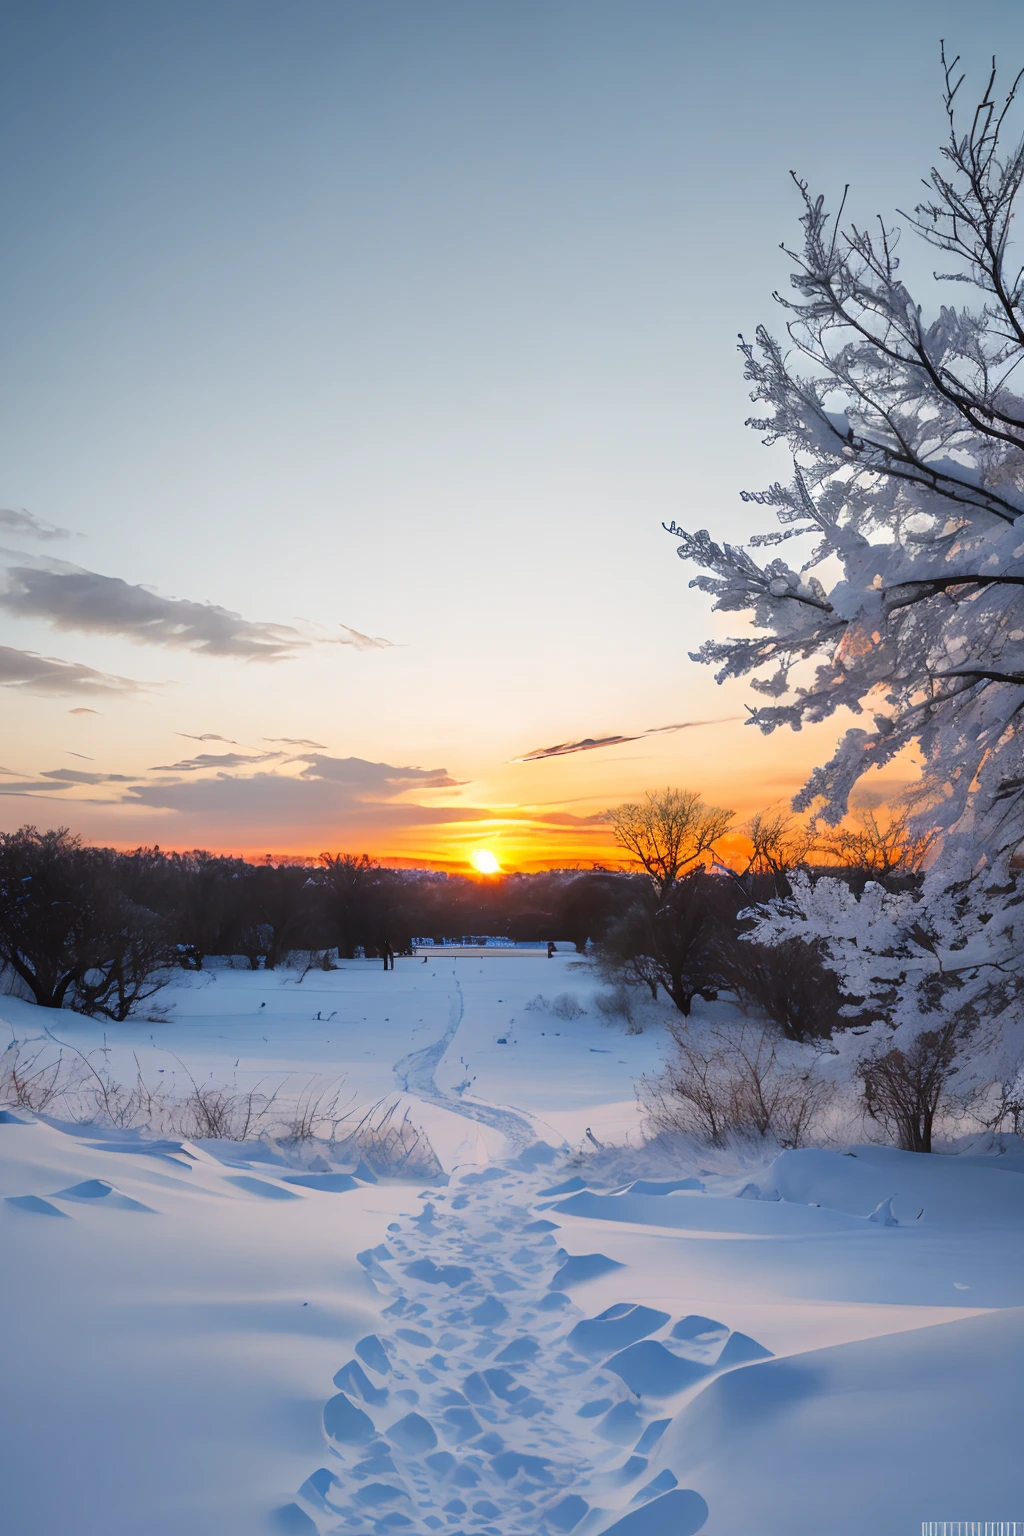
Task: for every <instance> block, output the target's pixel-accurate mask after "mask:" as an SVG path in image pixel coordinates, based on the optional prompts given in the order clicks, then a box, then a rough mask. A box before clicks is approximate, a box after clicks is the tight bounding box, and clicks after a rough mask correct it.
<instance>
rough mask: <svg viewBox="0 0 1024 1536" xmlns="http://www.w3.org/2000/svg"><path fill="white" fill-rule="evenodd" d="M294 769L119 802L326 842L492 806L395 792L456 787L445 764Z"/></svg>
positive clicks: (147, 787) (354, 762)
mask: <svg viewBox="0 0 1024 1536" xmlns="http://www.w3.org/2000/svg"><path fill="white" fill-rule="evenodd" d="M303 761H305V764H306V766H305V768H303V770H302V772H301V773H300V774H298V775H291V774H285V773H274V772H269V771H267V772H259V773H253V774H245V775H242V774H234V773H226V772H222V773H218V774H217V775H216V776H215V777H212V778H195V779H188V780H181V781H178V782H177V783H174V782H169V783H162V784H137V785H135V786H134V787H133V788H131V789H129V790H127V792H126V793H125V796H124V800H123V803H125V804H128V805H145V806H149V807H150V808H152V809H154V810H166V811H173V812H176V813H178V815H180V816H181V817H182V818H183V819H187V820H189V821H190V822H193V823H202V824H203V825H204V826H206V827H210V828H215V829H217V831H218V832H221V833H226V832H229V831H231V830H232V829H237V828H240V827H247V828H252V829H253V830H254V831H255V833H256V834H257V835H260V834H264V835H265V833H266V831H267V829H270V828H273V829H274V835H275V836H280V832H281V829H290V828H295V827H303V828H306V829H307V830H308V832H309V833H310V835H312V836H315V837H318V838H321V839H322V840H323V841H324V843H325V844H329V843H333V844H335V845H337V842H338V839H339V838H340V837H342V836H344V835H347V834H348V833H349V832H350V831H353V830H357V829H359V828H363V827H366V828H376V829H383V828H388V827H398V826H416V825H436V824H438V823H442V822H454V821H487V820H490V819H492V817H493V812H491V811H489V810H481V809H478V808H475V807H468V806H424V805H417V804H414V803H411V802H408V801H401V800H399V799H398V797H399V796H400V795H402V794H404V793H405V792H406V791H408V790H410V789H445V788H449V787H452V786H453V785H455V783H456V780H454V779H452V777H451V776H450V775H449V773H448V772H447V770H446V769H444V768H412V767H398V766H395V765H393V764H391V763H371V762H368V761H367V760H366V759H364V758H359V757H347V758H335V757H325V756H319V755H317V756H309V757H307V758H305V759H303Z"/></svg>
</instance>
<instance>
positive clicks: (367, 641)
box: [334, 624, 395, 651]
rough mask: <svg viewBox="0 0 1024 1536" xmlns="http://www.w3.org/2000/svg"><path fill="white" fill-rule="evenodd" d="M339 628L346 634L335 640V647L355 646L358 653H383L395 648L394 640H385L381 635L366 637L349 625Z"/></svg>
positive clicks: (342, 625)
mask: <svg viewBox="0 0 1024 1536" xmlns="http://www.w3.org/2000/svg"><path fill="white" fill-rule="evenodd" d="M339 628H340V629H343V630H344V631H345V633H344V634H343V635H341V636H340V637H339V638H338V639H337V640H335V642H334V643H335V645H354V646H355V648H356V650H357V651H382V650H393V649H394V648H395V642H394V641H393V640H385V639H384V638H383V637H382V636H381V635H364V634H361V633H360V631H359V630H358V629H352V628H351V626H350V625H348V624H341V625H339Z"/></svg>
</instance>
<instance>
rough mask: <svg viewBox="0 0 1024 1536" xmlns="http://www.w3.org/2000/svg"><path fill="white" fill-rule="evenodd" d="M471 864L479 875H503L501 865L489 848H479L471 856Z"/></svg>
mask: <svg viewBox="0 0 1024 1536" xmlns="http://www.w3.org/2000/svg"><path fill="white" fill-rule="evenodd" d="M469 862H470V863H471V864H472V866H473V868H474V869H475V870H476V872H477V874H478V875H497V874H500V873H501V865H500V864H499V863H498V861H497V859H496V858H495V857H494V854H493V853H492V852H491V850H490V849H489V848H478V849H477V850H476V852H475V853H471V854H470V856H469Z"/></svg>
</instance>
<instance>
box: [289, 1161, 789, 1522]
mask: <svg viewBox="0 0 1024 1536" xmlns="http://www.w3.org/2000/svg"><path fill="white" fill-rule="evenodd" d="M554 1155H555V1154H554V1153H553V1152H552V1149H551V1148H549V1147H546V1146H542V1145H536V1146H534V1147H532V1148H528V1149H526V1150H525V1151H523V1152H521V1153H520V1155H519V1156H518V1157H517V1158H515V1159H514V1160H513V1161H512V1162H510V1163H507V1164H505V1165H499V1166H494V1167H491V1168H488V1169H486V1170H484V1171H483V1172H472V1173H469V1174H466V1175H465V1176H463V1177H462V1178H461V1179H459V1180H458V1182H453V1183H452V1184H451V1185H450V1186H449V1188H448V1189H447V1190H446V1191H443V1192H435V1191H431V1192H427V1193H424V1194H423V1195H421V1196H420V1199H421V1201H422V1202H423V1205H422V1210H421V1211H420V1213H419V1214H418V1215H416V1216H410V1217H407V1218H404V1219H403V1220H401V1221H396V1222H393V1223H392V1224H391V1226H390V1227H389V1228H388V1232H387V1238H386V1241H385V1242H384V1243H382V1244H380V1245H379V1246H378V1247H376V1248H374V1249H372V1250H370V1251H368V1252H366V1253H364V1254H361V1255H360V1262H361V1263H362V1264H363V1266H364V1268H365V1269H366V1270H367V1272H368V1274H369V1275H370V1277H371V1279H372V1280H373V1282H374V1284H375V1285H376V1287H377V1289H378V1290H379V1291H380V1292H381V1293H383V1294H384V1295H385V1297H386V1298H387V1299H388V1304H387V1305H386V1306H385V1307H384V1310H383V1323H384V1328H382V1329H381V1330H380V1332H379V1333H378V1334H373V1335H370V1336H369V1337H367V1338H364V1339H361V1340H360V1341H359V1343H358V1344H357V1345H356V1348H355V1355H354V1357H353V1358H352V1359H351V1360H349V1361H348V1362H346V1363H345V1364H343V1365H342V1366H341V1368H340V1370H339V1371H338V1372H337V1374H336V1376H335V1378H334V1381H335V1386H336V1387H337V1389H338V1391H337V1394H336V1395H335V1396H334V1397H332V1398H331V1399H330V1400H329V1402H328V1403H327V1404H326V1406H325V1408H324V1414H323V1421H324V1433H325V1436H326V1439H327V1443H328V1446H329V1454H328V1458H327V1462H326V1464H325V1465H324V1466H323V1467H321V1468H320V1469H319V1470H318V1471H316V1472H315V1473H313V1475H312V1476H311V1477H310V1478H308V1479H307V1481H306V1482H305V1483H304V1484H303V1485H302V1487H301V1489H300V1490H299V1502H297V1503H295V1504H292V1505H289V1506H286V1508H285V1509H284V1510H282V1511H280V1517H281V1525H282V1529H285V1530H289V1529H290V1530H293V1531H295V1532H300V1531H305V1532H307V1533H311V1532H314V1531H319V1532H321V1533H324V1536H327V1533H331V1536H334V1533H338V1536H341V1533H347V1532H355V1533H360V1532H365V1533H367V1536H369V1533H373V1536H390V1533H392V1532H394V1533H395V1536H400V1533H405V1532H407V1533H408V1536H424V1533H426V1532H435V1531H437V1532H446V1533H450V1536H477V1533H479V1536H533V1533H537V1532H540V1533H544V1536H546V1533H553V1536H563V1533H569V1532H574V1533H575V1536H590V1533H597V1532H602V1533H603V1532H609V1533H610V1532H614V1533H615V1536H691V1533H693V1532H696V1531H698V1530H699V1529H700V1528H701V1527H702V1526H703V1524H704V1522H705V1520H706V1518H707V1513H708V1511H707V1506H706V1505H705V1503H704V1500H703V1499H702V1498H701V1497H700V1495H699V1493H697V1492H694V1491H693V1490H691V1489H684V1488H682V1487H679V1486H677V1479H676V1477H675V1475H674V1473H673V1472H672V1470H671V1468H670V1467H666V1466H661V1467H660V1469H655V1468H654V1467H652V1461H653V1459H654V1458H655V1456H656V1454H657V1451H658V1447H659V1442H660V1441H661V1437H662V1435H663V1433H664V1431H665V1429H666V1427H667V1425H668V1424H669V1422H670V1415H671V1414H672V1413H674V1412H675V1411H676V1410H677V1408H678V1403H675V1404H673V1405H672V1406H669V1404H668V1403H667V1402H666V1399H670V1398H673V1397H674V1396H675V1395H676V1394H678V1393H679V1392H681V1391H683V1390H685V1389H686V1388H687V1387H689V1386H692V1385H694V1384H695V1383H697V1382H698V1381H701V1380H703V1379H704V1378H706V1377H709V1376H710V1375H711V1374H712V1372H713V1371H714V1370H715V1369H716V1368H720V1365H726V1364H740V1363H742V1361H743V1359H752V1358H755V1357H756V1356H757V1355H765V1354H767V1351H765V1350H762V1349H761V1348H760V1346H757V1345H754V1344H753V1341H752V1340H746V1339H745V1337H744V1336H743V1335H741V1334H733V1335H732V1336H731V1337H730V1335H729V1330H728V1329H727V1328H725V1327H723V1326H722V1325H721V1324H719V1323H716V1322H714V1321H713V1320H712V1319H710V1318H704V1317H688V1318H683V1319H680V1320H678V1321H676V1322H675V1324H674V1325H673V1320H672V1318H671V1317H670V1315H669V1314H668V1313H666V1312H662V1311H656V1310H654V1309H653V1308H650V1307H645V1306H635V1305H631V1304H625V1303H624V1304H622V1305H618V1306H613V1307H610V1308H608V1309H607V1310H606V1311H604V1312H602V1313H600V1314H599V1315H598V1316H596V1317H595V1316H588V1315H587V1313H586V1312H585V1311H584V1310H583V1308H585V1305H586V1300H585V1289H586V1288H585V1286H584V1287H583V1290H582V1291H581V1292H580V1293H579V1302H580V1304H579V1305H578V1304H577V1302H576V1301H574V1300H573V1299H572V1297H570V1295H569V1294H568V1291H569V1290H570V1289H572V1288H574V1287H575V1286H578V1285H581V1284H582V1282H584V1281H585V1280H586V1279H588V1278H593V1277H594V1276H595V1275H597V1274H600V1273H605V1272H607V1271H608V1270H609V1269H613V1268H617V1267H619V1266H616V1265H615V1264H613V1262H612V1261H611V1260H609V1259H606V1258H605V1257H604V1256H603V1255H600V1254H594V1255H589V1256H579V1255H577V1256H574V1257H571V1258H570V1257H568V1256H567V1255H566V1254H565V1252H564V1250H562V1249H560V1248H559V1246H558V1240H557V1236H556V1232H557V1228H556V1226H555V1224H554V1223H553V1222H551V1221H549V1220H548V1219H546V1218H544V1217H538V1213H537V1211H536V1210H535V1209H534V1208H533V1207H534V1205H535V1202H536V1201H537V1200H538V1199H541V1198H542V1197H544V1196H552V1197H554V1196H557V1195H559V1194H561V1193H569V1192H570V1191H571V1190H572V1189H575V1188H578V1187H579V1184H580V1182H581V1181H580V1180H578V1179H574V1180H570V1181H569V1182H568V1185H558V1186H556V1187H555V1188H553V1189H548V1188H545V1187H544V1186H545V1185H546V1184H548V1183H550V1180H551V1177H552V1175H551V1173H550V1171H547V1170H545V1167H544V1164H546V1163H548V1162H550V1160H551V1159H552V1158H553V1157H554ZM385 1328H386V1330H387V1331H385ZM747 1346H750V1350H748V1349H747ZM723 1351H724V1352H723ZM751 1351H752V1352H751Z"/></svg>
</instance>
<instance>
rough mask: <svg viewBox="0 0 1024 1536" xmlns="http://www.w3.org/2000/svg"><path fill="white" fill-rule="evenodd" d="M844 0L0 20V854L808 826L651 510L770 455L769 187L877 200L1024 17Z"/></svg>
mask: <svg viewBox="0 0 1024 1536" xmlns="http://www.w3.org/2000/svg"><path fill="white" fill-rule="evenodd" d="M856 14H857V22H856V25H851V13H850V12H849V11H848V10H847V9H846V8H842V7H838V6H834V7H829V8H822V7H820V6H818V5H812V4H810V3H804V0H776V3H775V4H772V5H765V4H763V3H757V4H753V3H747V0H718V3H716V4H714V5H707V4H700V5H698V4H694V3H689V0H685V3H684V0H675V3H664V0H630V3H629V4H626V3H623V0H616V3H608V0H488V3H485V4H480V3H478V0H429V3H423V0H401V3H398V0H352V3H345V0H287V3H285V0H278V3H274V4H268V3H265V0H245V3H234V0H201V3H193V0H176V3H175V4H174V5H163V6H139V5H138V4H136V3H134V0H129V3H112V0H90V3H89V4H88V5H87V6H83V5H81V4H78V3H75V0H9V3H8V4H7V5H6V6H4V7H3V10H2V12H0V82H2V90H0V139H2V154H0V183H2V185H0V195H2V206H3V208H4V211H5V214H6V221H5V226H6V227H5V234H4V241H3V249H2V255H0V262H2V269H3V280H2V282H0V346H2V355H3V358H4V367H3V370H2V373H0V392H2V405H0V507H3V508H5V509H7V510H6V511H5V512H0V769H2V770H3V772H2V773H0V829H7V830H9V829H13V828H15V827H17V826H20V825H22V824H24V823H33V824H35V825H37V826H52V825H67V826H70V827H72V829H73V830H75V831H77V832H80V833H81V834H82V835H83V836H85V837H86V838H88V839H89V840H93V841H102V842H106V843H111V844H114V845H117V846H122V847H131V846H136V845H137V844H140V843H159V844H160V846H162V847H166V848H172V847H177V848H184V847H197V846H202V847H208V848H212V849H216V850H219V851H231V852H240V853H246V854H250V855H257V856H258V855H263V854H265V853H272V854H275V855H282V854H296V853H303V854H305V853H313V854H315V853H318V852H320V851H321V850H324V849H331V850H343V851H350V852H363V851H366V852H369V853H371V854H373V855H375V856H377V857H380V858H381V859H382V860H384V861H385V862H389V863H412V864H432V865H436V866H438V867H449V868H460V867H465V860H466V859H467V857H468V856H469V855H470V854H471V853H472V852H473V851H474V850H478V849H481V848H485V849H488V850H491V851H493V852H494V853H495V855H496V857H497V858H498V860H499V861H500V863H501V864H502V865H503V867H505V868H536V867H543V866H560V865H567V864H573V863H576V862H584V863H589V862H590V861H591V860H605V859H608V858H611V857H612V856H613V853H614V850H613V848H612V844H611V839H610V833H609V829H608V827H607V824H606V823H605V822H603V821H602V820H601V816H602V813H603V811H604V810H605V809H606V808H607V807H608V806H610V805H614V804H616V803H618V802H620V801H623V800H627V799H634V798H636V797H638V796H639V795H641V794H642V793H644V792H645V791H647V790H649V789H652V788H656V787H659V786H664V785H668V784H671V785H675V786H678V787H685V788H691V789H696V790H698V791H700V792H701V793H702V794H703V795H704V796H705V798H706V799H707V800H709V801H712V802H714V803H717V804H725V805H727V806H729V807H731V808H734V809H735V810H736V812H737V816H738V817H740V818H742V817H743V816H745V815H749V814H750V813H751V812H752V811H754V810H756V809H758V808H759V807H762V806H766V805H769V804H775V803H779V802H782V801H785V800H786V799H788V797H789V796H790V795H792V794H793V793H794V792H795V790H796V789H797V788H798V787H799V786H800V784H801V783H802V782H803V780H804V778H805V777H806V776H807V774H808V773H809V771H810V770H811V768H813V767H814V766H815V764H816V763H818V762H820V761H822V760H824V759H825V758H826V757H828V756H829V755H830V751H831V747H832V744H833V742H834V740H835V738H836V736H837V734H838V732H839V730H841V729H842V728H844V725H845V723H846V722H843V721H838V722H832V723H830V724H828V725H825V726H821V727H816V728H814V729H812V730H804V731H803V732H802V733H800V734H799V735H793V734H791V733H788V732H786V733H781V732H780V733H776V734H775V735H774V736H771V737H767V738H766V737H763V736H761V735H760V734H758V733H757V732H756V731H754V730H752V729H748V728H747V727H746V726H745V725H744V723H743V721H744V716H745V706H746V703H747V702H749V700H750V695H749V693H748V692H747V690H746V688H745V687H744V686H743V685H740V684H734V685H729V686H728V687H718V686H717V685H716V684H715V682H714V679H713V677H712V675H711V673H710V671H709V670H708V669H707V668H704V667H701V666H698V665H696V664H695V663H693V662H692V661H691V660H690V658H689V653H690V652H691V651H694V650H695V649H696V648H697V646H698V645H699V644H700V643H701V642H702V641H703V640H704V639H706V638H708V637H709V636H711V635H722V634H725V633H735V632H737V630H736V626H737V624H742V623H743V622H744V620H743V619H742V617H735V616H730V623H729V624H728V625H725V624H724V623H723V621H722V620H721V619H720V618H718V617H713V616H712V615H710V613H709V602H708V599H707V598H706V597H704V596H703V595H701V594H699V593H696V592H692V591H690V590H689V588H688V581H689V579H690V576H691V575H692V574H693V573H692V571H691V570H690V569H689V568H688V567H686V566H684V565H682V564H680V562H679V561H678V560H677V559H676V558H675V543H674V541H673V540H672V539H671V537H670V536H669V535H667V534H666V533H665V532H664V530H663V528H662V523H671V522H672V521H673V520H675V521H676V522H677V523H679V524H680V525H681V526H683V527H687V528H690V529H693V528H696V527H706V528H709V529H710V530H711V531H712V533H713V535H714V536H715V537H716V538H718V539H720V540H721V539H729V540H730V541H732V542H741V541H742V540H743V539H744V538H747V537H749V536H750V534H752V533H753V532H755V531H756V530H757V529H758V528H759V527H762V526H763V525H764V523H763V520H764V513H763V511H761V510H759V509H757V508H756V507H753V506H751V505H749V504H744V503H743V502H741V500H740V496H739V492H740V491H741V490H743V489H750V488H758V487H760V486H763V485H765V484H767V483H769V482H770V481H771V480H773V479H774V478H776V477H778V476H785V474H786V463H785V458H784V456H780V455H781V450H778V449H776V450H770V449H766V448H764V447H762V446H761V445H760V443H759V440H758V436H757V434H756V433H754V432H752V431H750V430H749V429H748V428H746V427H745V426H744V421H745V418H746V417H747V416H748V415H749V414H750V410H751V407H750V405H749V402H748V400H747V397H746V393H745V386H744V383H743V379H742V373H741V365H740V360H739V358H738V357H737V354H736V350H735V347H736V337H737V333H738V332H744V333H746V334H749V333H750V332H752V330H753V328H754V327H755V325H757V324H758V323H759V322H767V323H769V324H770V325H777V323H778V322H777V318H776V314H777V312H775V309H774V306H773V303H772V297H771V295H772V291H773V290H774V289H775V288H776V287H780V286H783V285H784V284H785V282H786V277H787V265H786V262H785V258H784V257H783V256H782V254H781V253H780V251H779V249H778V247H779V244H780V242H781V241H783V240H788V241H793V239H794V237H795V235H796V233H797V226H796V217H797V212H798V209H797V199H796V195H795V193H794V191H793V188H792V186H791V184H790V182H789V179H788V172H789V171H790V169H794V170H797V171H798V172H799V173H800V174H801V175H803V176H805V177H807V178H808V179H809V180H810V182H811V184H812V186H813V187H815V188H818V189H820V190H822V191H824V192H825V193H826V194H827V195H829V196H831V197H832V198H833V199H834V198H835V197H836V196H837V195H838V194H841V192H842V188H843V186H844V184H846V183H847V182H849V183H850V184H851V202H850V205H849V206H850V209H851V210H852V212H853V213H854V214H855V215H857V216H864V217H867V216H869V215H871V214H873V213H875V212H877V211H882V212H885V213H886V214H889V213H891V211H892V209H893V208H895V207H899V206H904V207H905V206H907V204H908V203H909V202H911V201H912V200H913V199H914V198H915V195H916V190H917V188H918V186H919V182H920V177H921V176H922V175H924V174H926V172H927V170H928V167H929V166H930V165H931V163H932V162H933V160H934V158H935V153H936V149H937V146H938V144H939V142H940V140H941V137H942V133H943V115H942V107H941V102H940V98H939V83H940V78H939V70H938V51H939V39H940V37H943V36H944V37H945V38H946V39H947V41H948V42H949V43H951V44H952V45H953V47H954V48H955V49H958V50H959V51H961V52H962V53H963V54H964V56H965V60H966V62H967V63H968V64H969V65H970V66H971V67H972V69H975V70H982V69H984V67H985V65H986V63H987V60H988V57H989V55H990V54H991V53H992V52H993V51H994V50H997V51H998V54H999V57H1000V59H1001V60H1002V61H1004V63H1005V66H1006V69H1007V71H1008V72H1009V70H1010V69H1011V68H1013V69H1016V68H1018V67H1019V66H1020V65H1021V64H1022V63H1024V10H1022V9H1021V7H1020V6H1019V4H1018V3H1016V0H1013V3H1010V0H993V3H988V4H986V3H982V4H980V5H978V6H976V7H974V8H972V9H971V10H970V12H969V13H967V12H965V10H964V8H963V7H962V5H959V4H956V5H954V4H952V3H948V0H902V3H900V4H898V5H895V6H894V5H892V4H891V0H887V3H885V4H882V3H881V0H865V3H863V4H861V5H860V6H858V8H857V13H856ZM670 725H672V726H684V727H685V728H683V729H678V730H673V731H667V732H662V731H660V728H661V727H665V726H670ZM655 729H657V730H658V732H659V733H658V734H654V735H645V734H644V733H645V732H648V731H651V730H655ZM607 737H620V738H629V739H623V740H621V741H618V742H613V743H611V744H608V745H604V746H600V747H596V748H593V749H589V750H585V751H577V752H563V753H559V754H556V755H542V756H538V755H537V754H538V753H539V752H540V751H541V749H546V748H548V747H552V746H556V745H561V744H571V743H577V742H583V741H587V740H599V739H603V738H607ZM531 757H532V760H530V761H521V759H523V758H531ZM907 771H908V769H907V767H906V765H903V766H902V768H901V769H900V770H898V771H897V774H896V778H895V779H894V780H893V783H896V782H897V781H898V778H899V773H900V772H903V773H904V774H905V773H906V772H907ZM883 787H884V786H883ZM890 787H891V786H890Z"/></svg>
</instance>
